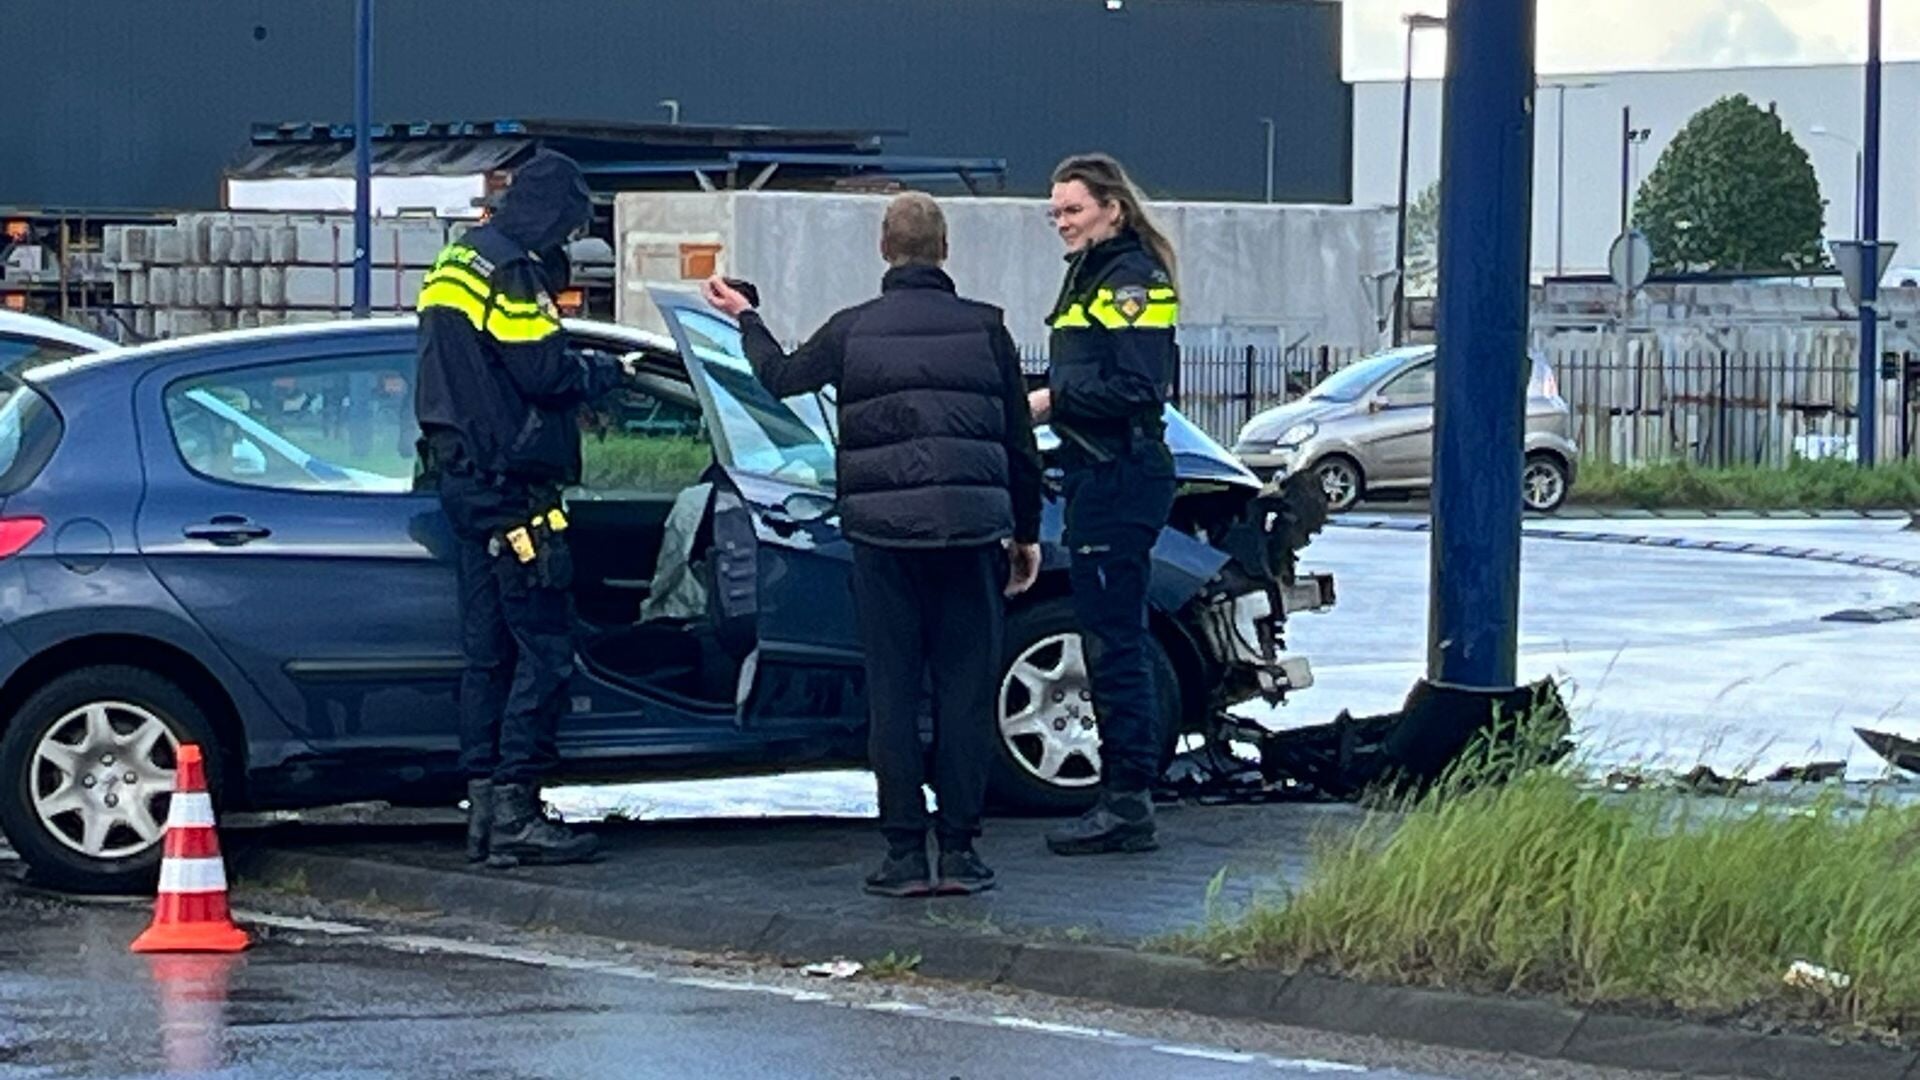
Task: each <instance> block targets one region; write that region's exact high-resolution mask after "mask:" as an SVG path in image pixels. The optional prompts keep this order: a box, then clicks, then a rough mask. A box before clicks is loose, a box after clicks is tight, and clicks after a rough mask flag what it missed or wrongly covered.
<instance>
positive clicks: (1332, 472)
mask: <svg viewBox="0 0 1920 1080" xmlns="http://www.w3.org/2000/svg"><path fill="white" fill-rule="evenodd" d="M1313 471H1314V475H1316V476H1318V477H1319V478H1320V490H1321V491H1322V492H1324V493H1325V494H1326V496H1327V509H1328V510H1329V511H1332V512H1334V513H1339V512H1340V511H1343V510H1351V509H1353V507H1354V504H1355V503H1358V502H1359V501H1360V496H1361V495H1362V494H1363V493H1365V491H1366V488H1367V482H1366V478H1365V477H1364V476H1362V475H1361V473H1360V463H1359V462H1357V461H1355V460H1353V459H1352V458H1350V457H1347V456H1346V455H1344V454H1333V455H1331V456H1328V457H1325V458H1322V459H1321V460H1320V463H1319V464H1318V465H1315V466H1314V467H1313Z"/></svg>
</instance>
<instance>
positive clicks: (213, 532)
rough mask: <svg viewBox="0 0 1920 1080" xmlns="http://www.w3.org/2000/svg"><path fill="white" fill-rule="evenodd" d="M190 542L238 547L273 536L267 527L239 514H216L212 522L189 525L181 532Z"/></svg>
mask: <svg viewBox="0 0 1920 1080" xmlns="http://www.w3.org/2000/svg"><path fill="white" fill-rule="evenodd" d="M181 531H182V532H183V533H185V534H186V537H187V539H189V540H207V541H210V542H212V543H215V544H218V545H220V546H221V547H237V546H239V545H241V544H245V543H250V542H252V541H254V540H264V539H266V538H267V537H269V536H272V535H273V530H272V529H269V528H267V527H266V526H265V525H256V524H254V523H253V522H251V521H248V520H247V519H246V518H245V517H242V516H241V515H239V514H215V515H214V516H213V518H212V520H210V521H207V522H204V523H202V524H199V525H189V526H187V527H186V528H185V529H182V530H181Z"/></svg>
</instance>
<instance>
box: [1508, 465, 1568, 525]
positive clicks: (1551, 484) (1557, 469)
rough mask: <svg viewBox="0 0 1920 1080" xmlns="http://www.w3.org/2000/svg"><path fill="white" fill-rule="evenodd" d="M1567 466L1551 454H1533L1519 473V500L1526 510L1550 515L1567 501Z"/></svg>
mask: <svg viewBox="0 0 1920 1080" xmlns="http://www.w3.org/2000/svg"><path fill="white" fill-rule="evenodd" d="M1571 487H1572V485H1571V484H1569V483H1568V482H1567V466H1566V464H1565V463H1564V462H1562V461H1561V460H1560V459H1559V458H1557V457H1554V456H1553V455H1552V454H1534V455H1532V456H1530V457H1528V458H1527V464H1526V467H1525V469H1524V470H1522V472H1521V473H1520V498H1521V500H1522V501H1523V502H1524V503H1525V504H1526V507H1527V509H1528V510H1530V511H1532V512H1534V513H1536V514H1551V513H1553V512H1554V511H1555V510H1558V509H1560V505H1561V504H1562V503H1564V502H1566V501H1567V491H1568V489H1569V488H1571Z"/></svg>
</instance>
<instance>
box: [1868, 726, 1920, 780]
mask: <svg viewBox="0 0 1920 1080" xmlns="http://www.w3.org/2000/svg"><path fill="white" fill-rule="evenodd" d="M1853 733H1854V734H1855V735H1858V736H1860V741H1861V742H1863V743H1866V744H1867V748H1868V749H1870V750H1872V751H1873V752H1874V753H1876V754H1879V755H1880V756H1881V757H1882V758H1884V759H1885V760H1886V762H1887V764H1889V765H1892V766H1893V767H1894V768H1896V769H1905V770H1906V771H1908V772H1911V773H1920V742H1915V741H1914V740H1912V739H1909V738H1906V737H1904V736H1900V735H1895V734H1892V733H1891V732H1886V731H1868V730H1867V729H1866V728H1854V729H1853Z"/></svg>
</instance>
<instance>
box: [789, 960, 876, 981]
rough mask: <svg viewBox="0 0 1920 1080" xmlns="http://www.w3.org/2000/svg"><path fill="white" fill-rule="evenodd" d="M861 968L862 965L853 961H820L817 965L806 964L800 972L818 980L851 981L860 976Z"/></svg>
mask: <svg viewBox="0 0 1920 1080" xmlns="http://www.w3.org/2000/svg"><path fill="white" fill-rule="evenodd" d="M861 968H862V965H861V964H859V963H858V962H857V961H853V960H822V961H821V962H819V963H817V964H808V965H807V966H806V967H803V968H801V969H800V971H801V973H802V974H804V975H812V976H814V977H815V978H820V979H851V978H853V977H854V976H855V975H858V974H860V971H861Z"/></svg>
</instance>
